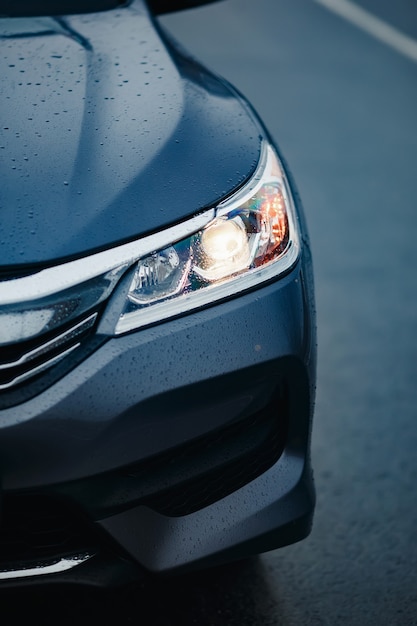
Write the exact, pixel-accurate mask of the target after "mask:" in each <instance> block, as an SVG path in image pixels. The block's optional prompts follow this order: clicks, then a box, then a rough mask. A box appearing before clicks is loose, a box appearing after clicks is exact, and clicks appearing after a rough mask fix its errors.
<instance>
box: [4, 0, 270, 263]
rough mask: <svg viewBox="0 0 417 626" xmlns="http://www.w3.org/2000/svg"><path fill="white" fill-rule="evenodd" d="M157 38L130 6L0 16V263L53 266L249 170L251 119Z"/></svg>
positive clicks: (165, 217)
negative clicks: (1, 55) (0, 52)
mask: <svg viewBox="0 0 417 626" xmlns="http://www.w3.org/2000/svg"><path fill="white" fill-rule="evenodd" d="M161 37H162V35H161V34H160V32H159V31H158V29H157V28H156V27H155V25H154V23H153V21H152V18H151V16H150V15H149V14H148V12H147V11H146V9H145V7H144V5H143V4H142V3H141V2H134V3H133V4H132V5H131V6H129V7H126V8H124V9H121V10H116V11H108V12H102V13H97V14H92V15H89V14H87V15H79V16H68V17H56V18H45V17H44V18H42V17H39V18H31V19H29V18H13V19H8V20H1V21H0V39H2V40H3V43H4V44H6V45H5V46H4V47H5V57H6V58H5V59H4V60H3V67H2V83H1V86H0V94H1V95H0V101H1V105H0V106H1V111H2V124H1V129H0V146H1V153H2V154H3V155H6V158H3V159H2V160H1V161H0V176H1V180H2V185H1V189H0V210H1V215H2V229H3V232H6V233H7V236H6V237H4V238H3V240H2V245H1V246H0V266H2V267H3V268H5V267H11V266H27V265H29V264H30V265H33V264H45V263H46V264H51V263H53V262H55V261H57V260H61V259H67V258H74V257H77V256H80V255H82V254H85V253H86V252H90V253H91V251H93V250H98V249H103V248H106V247H109V246H111V245H113V244H115V243H120V242H122V241H127V240H130V239H133V238H135V237H138V236H141V235H144V234H147V233H150V232H153V231H155V230H157V229H160V228H162V227H165V226H168V225H171V224H174V223H177V222H178V221H180V220H183V219H185V218H186V217H188V216H191V215H194V214H195V213H197V212H199V211H201V210H203V209H204V208H206V207H210V206H213V205H214V204H215V203H217V202H218V201H219V199H221V198H223V197H224V196H226V195H227V194H229V193H230V192H231V191H232V190H233V189H235V188H237V187H239V186H240V185H241V184H242V183H243V182H244V181H245V180H246V179H247V178H248V177H249V176H250V174H251V173H252V172H253V170H254V168H255V166H256V164H257V161H258V159H259V153H260V138H259V131H258V129H257V126H256V124H255V121H254V119H252V117H251V116H249V115H248V113H247V111H246V109H245V106H244V105H243V103H242V102H241V101H240V100H239V99H238V98H237V97H236V94H235V93H233V92H232V91H231V90H230V89H229V88H228V87H227V86H226V84H225V83H223V82H220V81H219V80H215V79H214V77H213V76H211V75H210V74H209V72H207V71H206V70H204V69H203V68H202V67H201V66H199V65H197V64H196V63H195V62H193V63H191V62H190V61H189V60H187V59H186V58H184V57H181V56H180V54H179V52H178V51H177V50H175V48H174V47H172V45H171V44H170V46H169V48H167V45H168V42H167V41H163V40H162V39H161ZM118 40H119V41H120V40H122V41H123V46H122V47H121V46H119V45H118V44H116V43H115V42H117V41H118ZM155 103H157V105H156V104H155ZM195 129H198V132H196V131H195ZM178 163H181V164H182V166H181V168H178V167H177V165H178Z"/></svg>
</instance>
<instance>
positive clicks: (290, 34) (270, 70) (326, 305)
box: [0, 0, 417, 626]
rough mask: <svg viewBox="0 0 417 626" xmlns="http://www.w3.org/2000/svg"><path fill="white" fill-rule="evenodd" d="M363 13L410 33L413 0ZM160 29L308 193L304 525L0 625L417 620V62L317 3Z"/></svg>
mask: <svg viewBox="0 0 417 626" xmlns="http://www.w3.org/2000/svg"><path fill="white" fill-rule="evenodd" d="M357 3H358V4H359V0H358V2H357ZM360 5H361V6H362V7H364V8H366V9H368V10H369V11H371V12H373V14H374V15H377V16H379V17H380V18H381V19H383V20H384V21H385V22H387V23H389V24H390V25H391V26H393V27H395V28H397V29H400V30H401V31H402V32H403V33H405V34H407V35H408V36H409V37H412V38H413V37H414V38H416V40H417V5H416V4H415V3H414V2H413V0H397V1H396V2H395V3H393V2H391V1H389V0H361V1H360ZM161 21H162V23H163V24H164V25H165V26H166V27H167V28H169V29H170V30H171V32H172V33H174V35H175V36H176V37H177V39H179V40H180V41H181V42H182V43H183V44H184V45H185V46H186V47H187V48H188V49H189V50H190V51H192V53H193V54H194V55H195V56H196V57H198V58H200V59H201V60H203V61H204V62H205V63H206V64H207V65H208V66H209V67H210V68H211V69H213V70H214V71H216V72H218V73H221V74H222V75H223V76H225V77H226V78H228V79H229V80H230V81H231V82H232V83H233V84H235V85H236V86H237V87H238V88H239V89H240V90H241V91H242V92H243V93H244V94H245V95H246V96H248V98H249V99H250V101H251V102H252V103H253V104H254V105H255V107H256V109H257V110H258V112H259V113H260V115H261V117H262V118H263V119H264V121H265V123H266V125H267V126H268V128H269V130H270V131H271V133H272V135H273V136H274V137H275V138H276V140H277V141H278V144H279V146H280V148H281V150H282V151H283V153H284V155H285V157H286V159H287V160H288V162H289V164H290V167H291V170H292V173H293V175H294V177H295V179H296V182H297V184H298V187H299V190H300V193H301V196H302V199H303V201H304V205H305V210H306V214H307V220H308V223H309V228H310V235H311V240H312V248H313V254H314V260H315V276H316V296H317V308H318V330H319V337H318V339H319V367H318V395H317V406H316V415H315V425H314V434H313V465H314V469H315V476H316V487H317V495H318V502H317V510H316V516H315V523H314V528H313V532H312V534H311V536H310V537H309V538H308V539H307V540H305V541H303V542H301V543H299V544H297V545H294V546H291V547H288V548H284V549H281V550H279V551H275V552H272V553H269V554H267V555H263V556H261V557H259V558H255V559H253V560H251V561H248V562H245V563H243V564H235V565H232V566H229V567H225V568H222V569H220V570H212V571H210V572H205V573H201V574H195V575H193V576H189V577H181V578H176V579H173V580H164V581H154V580H145V581H143V582H141V583H138V584H137V585H130V586H128V587H127V588H124V589H122V590H114V591H110V592H105V593H103V592H98V591H92V590H79V589H62V588H57V587H52V588H51V587H48V588H45V589H38V590H35V591H31V592H26V593H19V594H10V597H9V601H8V602H7V603H6V605H3V617H0V620H1V624H2V626H6V625H7V624H23V623H28V624H42V626H47V624H56V625H61V624H62V625H64V624H65V625H66V624H79V625H80V626H81V625H84V624H137V625H145V626H154V625H155V626H188V625H191V624H198V625H199V626H203V625H204V626H209V625H213V626H217V625H222V626H223V625H228V626H229V625H230V626H245V625H248V626H269V625H283V626H297V625H304V624H305V625H314V626H315V625H335V624H354V625H356V624H358V625H363V624H377V625H387V626H388V625H394V624H398V625H411V624H417V540H416V531H417V496H416V482H417V384H416V378H417V376H416V374H417V366H416V361H417V245H416V241H417V210H416V209H417V202H416V184H417V62H415V61H413V60H411V59H410V58H408V57H407V56H406V55H405V54H404V53H401V52H399V51H396V50H394V49H393V48H392V47H390V45H387V44H386V43H384V42H382V41H378V40H377V39H375V37H373V36H371V35H370V34H369V33H367V32H364V31H363V30H361V29H360V28H358V27H357V26H354V25H352V24H351V23H349V22H348V21H346V20H345V19H342V18H341V17H339V16H337V15H335V14H334V13H333V12H331V11H329V10H328V9H326V8H325V7H323V6H322V5H321V4H319V3H317V2H315V1H314V0H256V1H255V0H226V1H224V2H220V3H217V4H213V5H211V6H207V7H205V8H201V9H195V10H192V11H188V12H184V13H182V14H177V15H172V16H167V17H164V18H163V19H162V20H161ZM0 615H1V613H0ZM25 615H27V617H24V616H25Z"/></svg>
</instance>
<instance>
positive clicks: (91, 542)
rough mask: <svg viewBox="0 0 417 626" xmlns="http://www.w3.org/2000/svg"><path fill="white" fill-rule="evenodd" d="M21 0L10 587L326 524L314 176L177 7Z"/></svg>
mask: <svg viewBox="0 0 417 626" xmlns="http://www.w3.org/2000/svg"><path fill="white" fill-rule="evenodd" d="M199 4H204V2H202V1H197V0H191V1H188V2H186V0H178V1H176V2H172V3H168V2H163V1H159V2H158V1H157V0H150V1H149V3H148V4H147V3H146V2H145V0H131V1H130V2H120V0H82V1H81V0H65V1H62V2H58V1H57V0H30V1H29V0H22V1H19V2H8V1H6V0H2V2H1V7H2V15H3V17H2V19H1V20H0V37H1V45H2V70H1V71H2V81H1V85H0V91H1V139H0V154H1V155H2V158H1V161H0V168H1V169H0V171H1V185H0V211H1V216H2V219H1V225H2V232H1V240H0V459H1V462H0V468H1V469H0V475H1V508H0V517H1V521H0V588H1V587H8V586H12V585H19V584H21V585H29V584H32V583H43V582H48V581H56V582H58V581H62V582H77V583H83V584H84V583H85V584H103V585H106V584H111V583H116V582H120V581H122V580H125V579H128V578H129V577H131V576H133V577H134V576H136V575H138V574H139V572H140V573H145V575H146V573H151V574H152V573H153V574H176V573H181V572H187V571H194V570H197V569H200V568H206V567H212V566H216V565H219V564H222V563H227V562H230V561H233V560H239V559H244V558H247V557H249V556H250V555H254V554H259V553H262V552H265V551H268V550H272V549H276V548H278V547H282V546H285V545H288V544H291V543H293V542H296V541H299V540H301V539H303V538H304V537H306V536H307V535H308V534H309V532H310V529H311V524H312V518H313V512H314V503H315V489H314V482H313V477H312V469H311V461H310V437H311V425H312V416H313V406H314V394H315V381H316V367H315V364H316V324H315V312H314V287H313V272H312V260H311V252H310V245H309V239H308V233H307V227H306V224H305V217H304V214H303V209H302V206H301V201H300V198H299V195H298V193H297V191H296V187H295V185H294V181H293V179H292V177H291V175H290V173H289V170H288V167H287V166H286V165H285V161H284V160H283V157H282V155H281V154H280V152H279V150H278V148H277V146H276V144H275V142H274V140H273V139H272V138H271V136H270V135H269V133H268V131H267V130H266V129H265V127H264V125H263V123H262V122H261V120H260V119H259V117H258V116H257V114H256V113H255V112H254V110H253V108H252V107H251V106H250V104H249V103H248V102H247V101H246V100H245V98H244V97H243V96H242V95H241V94H240V93H239V92H238V91H237V90H236V89H235V88H234V87H232V86H231V85H230V84H229V83H228V82H227V81H225V80H224V79H222V78H220V77H218V76H216V75H214V74H213V73H211V72H210V71H208V70H207V69H206V68H205V67H203V66H202V65H201V64H200V63H199V62H198V61H197V60H196V59H194V58H193V57H191V56H190V55H189V54H188V53H187V52H186V51H184V50H183V49H182V46H181V45H180V44H179V43H177V42H176V41H175V40H174V39H173V37H172V36H171V35H170V34H169V33H168V32H167V31H166V30H164V29H163V28H162V26H161V24H160V23H159V22H158V20H157V15H158V14H160V13H162V12H164V11H167V10H180V9H183V8H186V7H187V6H191V5H192V6H196V5H199Z"/></svg>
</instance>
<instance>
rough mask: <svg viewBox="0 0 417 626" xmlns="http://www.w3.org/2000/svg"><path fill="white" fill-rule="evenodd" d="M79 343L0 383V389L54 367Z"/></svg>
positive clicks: (7, 387) (8, 387)
mask: <svg viewBox="0 0 417 626" xmlns="http://www.w3.org/2000/svg"><path fill="white" fill-rule="evenodd" d="M79 345H80V344H79V343H76V344H75V346H71V347H70V348H68V349H67V350H65V352H61V354H58V355H57V356H55V357H53V358H52V359H49V360H48V361H45V362H44V363H42V364H41V365H38V366H37V367H34V368H33V369H31V370H29V371H27V372H25V373H24V374H20V376H16V377H15V378H13V380H11V381H10V382H8V383H2V384H0V391H4V390H5V389H10V388H11V387H14V386H15V385H18V384H19V383H23V382H25V380H28V378H32V377H33V376H36V374H40V373H41V372H43V371H44V370H46V369H48V368H49V367H52V365H55V364H56V363H58V361H61V359H63V358H64V357H66V356H67V355H68V354H69V353H70V352H72V351H73V350H75V348H78V347H79Z"/></svg>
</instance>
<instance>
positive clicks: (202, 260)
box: [115, 142, 299, 335]
mask: <svg viewBox="0 0 417 626" xmlns="http://www.w3.org/2000/svg"><path fill="white" fill-rule="evenodd" d="M207 215H208V223H207V224H206V225H205V226H204V227H203V228H201V229H200V230H199V231H198V232H195V233H194V234H192V235H191V236H187V237H186V238H184V239H182V240H179V241H167V242H166V245H165V246H164V247H163V248H160V249H159V250H155V251H154V252H153V253H151V254H148V255H146V256H144V257H142V258H141V259H139V260H138V262H137V265H136V271H135V273H134V276H133V279H132V282H131V285H130V288H129V291H128V294H127V299H126V303H125V306H124V310H123V312H122V314H121V315H120V318H119V321H118V323H117V326H116V329H115V333H116V335H118V334H121V333H124V332H127V331H129V330H132V329H135V328H139V327H141V326H145V325H147V324H151V323H154V322H156V321H160V320H165V319H167V318H169V317H172V316H175V315H179V314H181V313H184V312H186V311H189V310H191V309H194V308H197V307H201V306H205V305H207V304H210V303H212V302H215V301H217V300H220V299H223V298H225V297H228V296H231V295H233V294H236V293H239V292H241V291H244V290H246V289H249V288H252V287H254V286H256V285H258V284H260V283H262V282H265V281H267V280H271V279H272V278H274V277H276V276H277V275H279V274H281V273H283V272H285V271H287V270H288V269H290V267H292V265H293V264H294V263H295V261H296V260H297V257H298V253H299V239H298V233H297V228H296V217H295V214H294V208H293V203H292V199H291V196H290V191H289V188H288V185H287V182H286V178H285V174H284V171H283V168H282V166H281V164H280V162H279V160H278V157H277V156H276V154H275V151H274V150H273V148H272V147H271V146H270V145H269V144H267V143H266V142H264V144H263V149H262V153H261V158H260V162H259V165H258V168H257V170H256V172H255V174H254V176H253V177H252V178H251V180H250V181H249V183H247V184H246V185H245V186H244V187H243V188H242V189H240V190H239V191H238V192H237V193H235V194H234V195H233V196H231V197H230V198H228V199H227V200H225V201H224V202H222V203H220V204H219V205H218V206H217V207H216V208H215V210H214V212H213V210H211V211H209V212H208V213H207ZM168 232H169V231H167V233H168ZM160 235H162V236H163V233H160Z"/></svg>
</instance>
